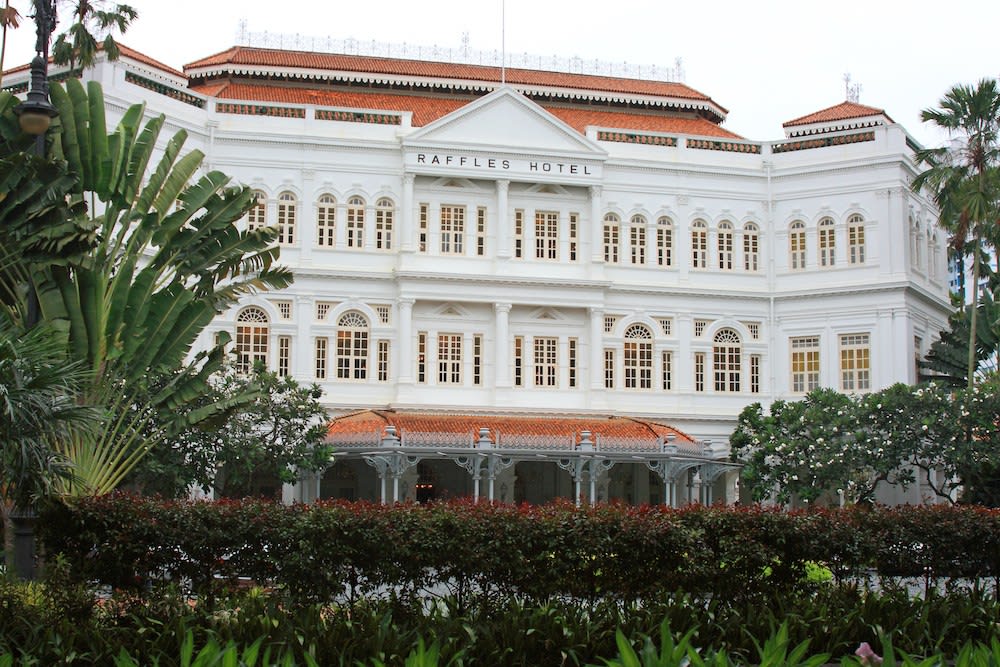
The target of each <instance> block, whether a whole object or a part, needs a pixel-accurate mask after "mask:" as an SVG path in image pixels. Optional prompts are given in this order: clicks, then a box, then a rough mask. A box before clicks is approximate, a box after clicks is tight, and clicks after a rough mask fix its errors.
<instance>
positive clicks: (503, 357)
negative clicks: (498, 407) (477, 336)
mask: <svg viewBox="0 0 1000 667" xmlns="http://www.w3.org/2000/svg"><path fill="white" fill-rule="evenodd" d="M510 309H511V304H509V303H498V304H495V305H494V306H493V312H494V313H495V316H496V340H495V342H494V345H496V355H495V359H496V386H497V387H504V388H509V387H510V386H511V384H510V383H511V378H510V340H511V339H510Z"/></svg>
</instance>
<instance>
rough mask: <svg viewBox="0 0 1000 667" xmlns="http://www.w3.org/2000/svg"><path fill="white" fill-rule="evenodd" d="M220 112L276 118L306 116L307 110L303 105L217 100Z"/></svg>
mask: <svg viewBox="0 0 1000 667" xmlns="http://www.w3.org/2000/svg"><path fill="white" fill-rule="evenodd" d="M215 110H216V112H218V113H232V114H240V115H244V116H272V117H275V118H305V117H306V110H305V109H304V108H301V107H274V106H268V105H266V104H237V103H235V102H216V103H215Z"/></svg>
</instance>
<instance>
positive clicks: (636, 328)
mask: <svg viewBox="0 0 1000 667" xmlns="http://www.w3.org/2000/svg"><path fill="white" fill-rule="evenodd" d="M652 337H653V334H652V333H651V332H650V331H649V329H648V328H647V327H646V326H645V325H642V324H633V325H632V326H630V327H629V328H628V329H626V330H625V338H626V339H628V340H649V339H651V338H652Z"/></svg>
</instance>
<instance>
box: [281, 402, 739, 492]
mask: <svg viewBox="0 0 1000 667" xmlns="http://www.w3.org/2000/svg"><path fill="white" fill-rule="evenodd" d="M329 441H330V443H331V444H332V445H333V446H334V448H335V454H334V462H333V464H332V465H331V467H330V468H328V469H327V470H326V471H325V472H324V473H323V474H321V475H317V476H316V477H315V478H314V479H312V480H307V481H305V482H304V483H303V484H302V487H301V488H300V494H298V495H300V499H301V500H303V501H307V502H308V501H311V500H316V499H330V498H342V499H348V500H369V501H372V502H382V503H394V502H404V501H416V502H425V501H430V500H441V499H447V498H456V497H468V498H472V499H473V500H487V501H499V502H513V503H520V502H528V503H531V504H541V503H545V502H550V501H552V500H555V499H557V498H563V499H567V500H572V501H573V502H575V503H577V504H580V503H598V502H624V503H628V504H636V505H638V504H646V503H649V504H665V505H670V506H675V507H676V506H681V505H685V504H689V503H703V504H712V503H716V502H721V503H732V502H735V501H736V499H737V498H738V488H737V481H736V480H737V474H736V473H737V471H738V468H739V467H738V465H736V464H733V463H730V462H729V461H728V460H727V459H726V453H727V452H726V450H725V448H714V447H713V446H712V444H711V443H708V442H699V441H696V440H694V439H692V438H690V437H689V436H687V435H686V434H684V433H682V432H680V431H677V430H676V429H673V428H672V427H669V426H667V425H664V424H660V423H656V422H652V421H647V420H638V419H632V418H622V417H605V418H594V417H577V418H573V417H561V416H556V417H552V416H538V417H529V416H517V417H510V416H495V415H481V416H480V415H454V414H440V415H439V414H430V413H416V412H412V413H408V412H397V411H391V410H385V411H381V410H380V411H364V412H361V413H355V414H353V415H347V416H345V417H341V418H339V419H335V420H334V421H333V422H332V423H331V427H330V435H329Z"/></svg>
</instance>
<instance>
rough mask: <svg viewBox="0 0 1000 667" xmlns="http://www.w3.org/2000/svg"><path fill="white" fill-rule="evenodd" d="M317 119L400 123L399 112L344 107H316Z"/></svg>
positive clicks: (384, 123) (382, 123)
mask: <svg viewBox="0 0 1000 667" xmlns="http://www.w3.org/2000/svg"><path fill="white" fill-rule="evenodd" d="M316 120H339V121H344V122H348V123H373V124H375V125H400V124H402V122H403V118H402V116H400V115H398V114H387V113H370V112H365V111H345V110H343V109H316Z"/></svg>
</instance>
